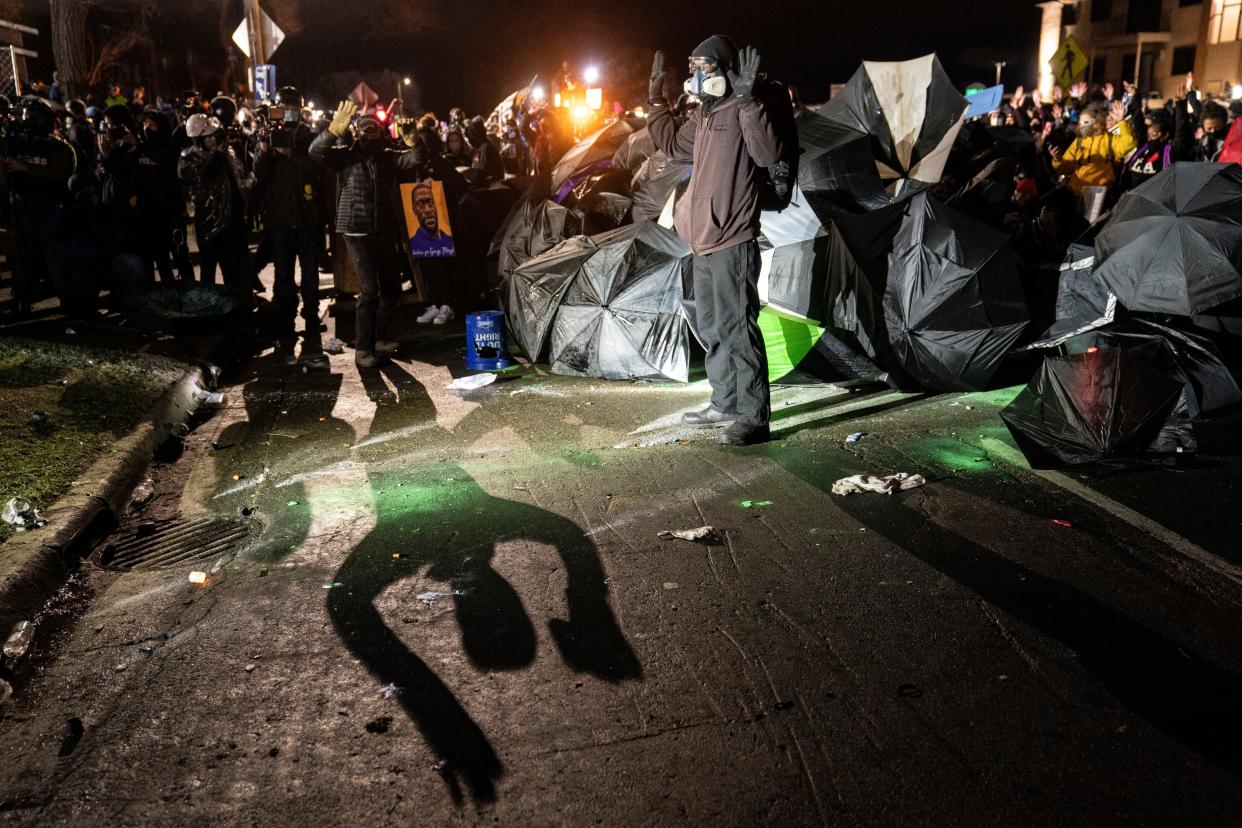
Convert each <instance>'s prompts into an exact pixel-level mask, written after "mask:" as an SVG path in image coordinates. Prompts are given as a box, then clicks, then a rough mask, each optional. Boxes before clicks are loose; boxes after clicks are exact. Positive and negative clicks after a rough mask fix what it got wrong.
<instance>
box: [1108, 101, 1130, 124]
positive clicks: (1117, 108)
mask: <svg viewBox="0 0 1242 828" xmlns="http://www.w3.org/2000/svg"><path fill="white" fill-rule="evenodd" d="M1125 119H1126V105H1125V104H1124V103H1122V102H1121V101H1113V102H1112V103H1111V104H1110V105H1109V107H1108V128H1109V129H1113V128H1114V127H1116V126H1117V125H1118V124H1120V123H1121V122H1122V121H1124V120H1125Z"/></svg>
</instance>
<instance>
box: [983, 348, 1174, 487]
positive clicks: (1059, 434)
mask: <svg viewBox="0 0 1242 828" xmlns="http://www.w3.org/2000/svg"><path fill="white" fill-rule="evenodd" d="M1187 396H1188V395H1187V392H1186V389H1185V386H1184V384H1183V382H1182V379H1181V377H1180V376H1179V374H1178V368H1177V364H1176V362H1175V358H1174V354H1173V351H1172V349H1171V348H1170V347H1169V345H1168V343H1167V342H1165V341H1164V340H1163V339H1160V338H1154V339H1149V340H1146V341H1142V342H1138V343H1133V342H1115V343H1112V344H1109V345H1108V347H1103V346H1097V347H1095V348H1094V349H1093V350H1084V351H1083V352H1081V353H1075V354H1065V355H1062V354H1057V355H1050V356H1048V357H1046V358H1045V359H1044V361H1043V364H1042V365H1041V366H1040V368H1039V371H1038V373H1037V374H1036V375H1035V378H1034V379H1033V380H1031V382H1030V384H1029V385H1028V386H1027V387H1026V388H1024V389H1023V390H1022V392H1021V393H1020V394H1018V396H1017V397H1016V398H1015V399H1014V401H1013V402H1012V403H1010V404H1009V405H1008V406H1007V407H1006V408H1005V409H1004V410H1003V411H1002V412H1001V419H1002V420H1004V422H1005V425H1006V426H1007V427H1008V428H1009V431H1010V433H1011V434H1012V435H1013V438H1014V440H1015V442H1017V444H1018V447H1019V448H1021V449H1022V453H1023V454H1025V455H1026V458H1027V460H1028V461H1029V462H1030V464H1031V465H1032V466H1033V467H1034V468H1054V467H1057V466H1062V465H1069V466H1081V465H1094V464H1108V465H1112V464H1129V463H1134V462H1142V461H1153V460H1154V461H1159V460H1165V461H1167V460H1169V459H1170V458H1176V457H1178V456H1179V455H1184V454H1193V453H1194V452H1195V451H1196V449H1197V444H1196V442H1195V436H1194V429H1193V427H1192V425H1191V422H1190V413H1189V405H1188V401H1187Z"/></svg>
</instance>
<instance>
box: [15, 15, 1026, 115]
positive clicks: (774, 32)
mask: <svg viewBox="0 0 1242 828" xmlns="http://www.w3.org/2000/svg"><path fill="white" fill-rule="evenodd" d="M193 6H194V11H193V12H189V10H188V9H187V8H186V5H185V0H160V7H161V9H162V11H163V15H162V17H161V19H160V20H159V21H158V24H157V25H158V26H160V27H161V28H162V29H165V30H167V34H169V35H175V37H176V39H177V40H183V39H185V38H193V39H194V40H193V41H192V42H193V44H194V45H195V46H196V47H197V48H196V50H197V51H198V52H199V54H200V56H201V58H203V59H204V60H210V59H211V58H212V57H213V56H214V57H215V59H216V62H221V63H222V62H223V61H224V56H225V54H226V51H225V49H226V47H225V45H224V43H225V42H226V39H227V32H228V31H230V30H231V27H232V26H234V25H236V24H235V22H234V18H236V20H237V21H240V19H241V11H240V2H239V0H217V1H216V2H215V3H212V2H196V3H194V4H193ZM264 7H265V8H266V9H268V11H269V13H270V14H271V15H272V17H273V18H274V19H276V21H277V22H278V23H279V24H280V25H281V26H282V27H283V28H284V29H286V30H287V31H288V32H289V38H288V39H287V40H286V41H285V43H284V45H283V46H281V47H280V49H279V51H278V52H277V53H276V55H275V58H274V62H275V63H276V65H277V70H278V76H279V77H278V79H279V81H280V82H282V83H283V82H292V83H296V84H299V85H301V86H302V87H303V88H304V90H305V91H306V92H308V93H309V94H310V95H313V96H318V97H319V98H321V99H327V98H329V97H340V96H342V95H344V94H345V93H346V92H348V91H349V90H348V89H347V88H339V89H338V88H336V87H338V86H342V87H343V86H345V84H347V83H348V82H349V79H350V78H351V77H352V73H353V72H355V71H357V72H358V73H368V74H370V75H372V76H373V75H374V74H375V73H377V72H378V71H380V70H384V69H389V70H391V71H392V72H395V73H396V75H397V76H401V75H411V76H413V77H414V78H416V80H417V86H418V89H419V96H420V99H421V102H422V104H423V105H424V106H427V107H431V108H435V109H437V110H441V111H443V110H447V109H448V107H449V106H451V105H454V104H458V105H461V106H463V107H465V108H466V109H467V110H468V111H471V112H479V111H483V110H489V109H490V108H491V107H492V106H494V105H495V104H496V103H497V102H498V101H499V100H500V99H501V98H502V97H504V96H505V95H506V94H508V93H509V92H511V91H513V89H515V88H517V87H519V86H523V85H525V84H526V82H527V81H529V80H530V78H531V76H532V75H534V74H536V73H550V72H552V71H553V70H554V69H555V68H556V67H557V66H559V64H560V60H561V59H562V58H568V59H569V60H570V61H571V62H572V64H573V65H574V66H575V67H576V68H577V67H582V66H585V65H587V64H588V63H593V64H596V65H598V66H600V67H601V69H602V70H603V71H604V74H605V85H606V86H608V85H609V84H610V83H611V84H612V86H611V87H610V88H609V94H610V95H611V96H612V97H614V98H618V99H621V100H622V101H623V102H624V103H627V104H629V103H636V102H637V99H638V98H639V97H642V96H645V92H644V91H643V87H644V78H645V76H646V74H647V70H648V67H649V66H650V62H651V53H652V51H653V50H654V49H657V48H661V49H664V50H665V52H666V53H668V54H669V55H670V57H672V58H675V59H673V60H671V62H670V66H671V68H672V70H673V71H674V72H680V70H681V68H682V67H681V63H680V59H681V58H683V57H685V56H687V55H688V54H689V52H690V50H691V49H692V48H693V47H694V46H695V45H696V44H697V43H699V42H700V41H701V40H702V39H703V38H704V37H706V36H707V35H709V34H712V33H721V34H728V35H730V36H731V37H733V38H734V40H736V41H737V42H738V44H739V46H742V45H746V44H752V45H755V46H757V47H758V48H759V49H760V51H761V52H762V53H763V55H764V62H765V68H766V70H767V71H769V72H770V73H771V74H773V75H774V76H776V77H778V78H780V79H782V80H785V81H787V82H790V83H793V84H795V85H797V86H798V87H799V88H800V89H801V90H802V92H803V97H804V98H805V99H806V100H808V101H817V100H823V99H824V98H826V97H827V94H828V86H829V84H831V83H834V82H844V81H845V80H847V79H848V78H849V76H850V75H851V74H852V73H853V71H854V69H855V68H856V67H857V65H858V63H859V61H860V60H862V59H864V58H866V59H888V60H891V59H903V58H910V57H917V56H918V55H921V54H925V53H926V52H928V51H936V52H938V53H939V54H940V57H941V59H942V60H943V61H944V64H945V66H946V68H947V69H948V70H949V73H950V75H951V76H952V77H953V78H954V80H955V81H956V82H957V83H958V84H959V85H961V86H964V85H966V84H967V83H971V82H976V81H979V82H986V83H991V82H992V78H993V72H994V69H993V68H992V61H994V60H1008V61H1009V68H1008V69H1006V71H1005V76H1004V78H1005V81H1006V83H1007V84H1008V85H1010V86H1012V85H1013V84H1015V83H1020V82H1025V83H1027V84H1028V85H1029V84H1030V83H1031V82H1032V81H1033V80H1034V79H1035V75H1036V71H1035V47H1036V39H1037V37H1038V22H1039V11H1038V9H1036V8H1035V5H1034V2H1033V0H987V2H972V3H963V2H955V3H937V2H931V0H888V1H887V2H885V0H871V1H870V2H866V1H864V2H856V1H855V0H852V1H851V2H843V3H829V2H823V0H821V1H820V2H805V1H804V0H792V1H790V0H786V1H785V2H780V0H778V2H774V3H773V2H768V3H761V2H739V0H704V2H701V3H697V4H692V3H686V2H680V3H677V2H669V0H612V1H611V2H603V1H602V0H537V1H535V2H504V1H503V0H500V2H498V0H402V2H394V1H393V0H267V2H265V4H264ZM30 8H31V12H30V14H29V15H28V16H27V19H28V20H30V22H32V23H33V24H34V25H40V21H39V20H38V17H39V16H40V13H41V14H42V15H46V3H45V2H38V3H35V2H32V3H31V5H30ZM187 18H190V19H187ZM187 28H189V29H190V31H189V32H187ZM199 32H201V39H198V38H199V34H198V33H199ZM170 40H171V38H170ZM227 48H229V49H232V48H233V47H231V46H229V47H227ZM618 82H620V86H621V88H620V89H618V88H616V87H617V85H618ZM151 85H152V86H159V84H158V83H157V84H151ZM199 85H200V86H202V87H203V88H204V89H206V88H207V87H209V86H210V85H211V82H210V81H208V80H204V81H202V82H200V84H199ZM381 91H382V92H383V94H384V95H385V96H388V95H390V94H395V89H394V90H392V91H391V92H389V91H384V90H381Z"/></svg>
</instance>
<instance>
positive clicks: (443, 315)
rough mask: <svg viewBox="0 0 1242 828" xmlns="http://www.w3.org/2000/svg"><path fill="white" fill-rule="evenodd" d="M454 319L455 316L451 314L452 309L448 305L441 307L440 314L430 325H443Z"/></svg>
mask: <svg viewBox="0 0 1242 828" xmlns="http://www.w3.org/2000/svg"><path fill="white" fill-rule="evenodd" d="M454 318H455V316H454V314H453V309H452V308H450V307H449V306H448V305H441V306H440V312H439V313H437V314H436V318H435V319H433V320H432V323H433V324H436V325H443V324H444V323H445V322H448V321H450V320H452V319H454Z"/></svg>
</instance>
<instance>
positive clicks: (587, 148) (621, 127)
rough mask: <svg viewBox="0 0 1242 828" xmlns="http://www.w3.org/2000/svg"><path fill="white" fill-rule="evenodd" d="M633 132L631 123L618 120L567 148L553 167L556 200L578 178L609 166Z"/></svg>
mask: <svg viewBox="0 0 1242 828" xmlns="http://www.w3.org/2000/svg"><path fill="white" fill-rule="evenodd" d="M635 131H636V128H635V125H634V124H632V123H631V122H629V121H626V120H618V121H614V122H613V123H611V124H609V125H608V126H606V127H603V128H602V129H598V130H596V131H595V132H593V133H591V134H590V135H588V136H587V137H585V138H583V139H582V140H581V141H579V142H578V143H576V144H574V145H573V146H572V147H570V148H569V151H568V152H566V153H565V154H564V155H563V156H562V157H561V160H559V161H557V162H556V166H555V167H553V168H552V192H553V193H554V195H555V197H556V198H557V199H558V200H559V199H560V198H563V197H564V195H567V194H568V192H569V190H571V189H573V185H574V184H577V183H578V181H579V180H581V178H584V177H586V175H589V174H590V173H592V172H599V171H600V170H603V169H607V168H608V167H610V166H612V157H613V155H615V154H616V152H617V150H619V149H620V148H621V146H622V145H623V144H624V143H625V140H626V139H627V138H629V136H630V135H632V134H634V132H635ZM575 179H577V180H575ZM571 182H572V183H571ZM567 185H568V186H567Z"/></svg>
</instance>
